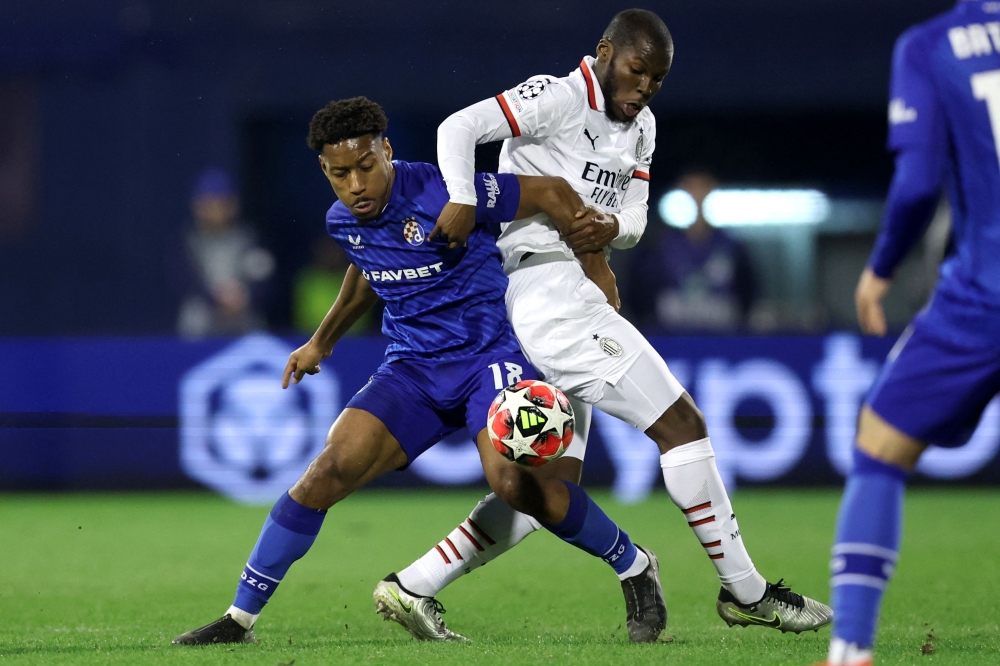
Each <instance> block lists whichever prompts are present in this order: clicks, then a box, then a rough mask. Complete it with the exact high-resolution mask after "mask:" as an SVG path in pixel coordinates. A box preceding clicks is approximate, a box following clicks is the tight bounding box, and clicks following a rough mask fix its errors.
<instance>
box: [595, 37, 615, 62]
mask: <svg viewBox="0 0 1000 666" xmlns="http://www.w3.org/2000/svg"><path fill="white" fill-rule="evenodd" d="M614 55H615V47H614V46H613V45H612V44H611V42H609V41H608V40H606V39H602V40H601V41H599V42H597V60H598V61H600V62H603V63H609V62H611V58H612V57H614Z"/></svg>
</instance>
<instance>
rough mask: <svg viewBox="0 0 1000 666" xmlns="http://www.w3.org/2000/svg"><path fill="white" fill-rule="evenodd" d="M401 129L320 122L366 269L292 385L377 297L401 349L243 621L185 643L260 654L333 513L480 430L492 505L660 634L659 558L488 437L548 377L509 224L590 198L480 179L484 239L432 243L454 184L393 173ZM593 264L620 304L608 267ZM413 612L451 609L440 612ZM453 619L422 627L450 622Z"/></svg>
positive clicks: (532, 183) (326, 155)
mask: <svg viewBox="0 0 1000 666" xmlns="http://www.w3.org/2000/svg"><path fill="white" fill-rule="evenodd" d="M387 124H388V121H387V119H386V117H385V114H384V113H383V111H382V109H381V107H379V106H378V105H377V104H375V103H374V102H371V101H369V100H367V99H365V98H363V97H357V98H353V99H348V100H341V101H336V102H331V103H330V104H328V105H327V106H326V107H325V108H323V109H321V110H320V111H319V112H317V113H316V115H315V116H314V117H313V119H312V122H311V123H310V129H309V139H308V142H309V145H310V146H311V147H312V148H314V149H315V150H317V151H319V153H320V155H319V162H320V166H321V168H322V170H323V173H324V175H325V176H326V177H327V179H328V180H329V181H330V184H331V185H332V187H333V189H334V192H335V193H336V194H337V197H338V199H339V201H338V202H337V203H335V204H334V205H333V206H332V207H331V208H330V211H329V212H328V213H327V220H326V224H327V230H328V231H329V233H330V235H331V236H332V237H333V238H334V239H335V240H336V241H337V243H338V244H339V245H340V246H341V247H342V248H343V249H344V250H345V252H346V253H347V254H348V256H349V257H350V259H351V266H350V268H349V269H348V273H347V276H346V278H345V280H344V286H343V288H342V290H341V292H340V295H339V296H338V298H337V301H336V303H335V304H334V305H333V307H332V308H331V309H330V312H329V313H328V314H327V316H326V318H325V319H324V321H323V323H322V324H321V325H320V327H319V329H318V330H317V331H316V333H315V334H314V335H313V337H312V338H311V339H310V341H309V342H308V343H306V344H305V345H303V346H302V347H300V348H299V349H297V350H296V351H295V352H294V353H292V355H291V357H290V358H289V361H288V365H287V367H286V368H285V375H284V378H283V386H284V387H285V388H287V387H288V385H289V383H290V382H292V383H297V382H298V381H300V380H301V379H302V378H303V376H304V375H305V374H315V373H317V372H319V371H320V366H319V363H320V362H321V361H322V360H323V359H325V358H327V357H328V356H330V354H331V352H332V350H333V346H334V343H335V342H336V341H337V340H338V339H339V338H340V336H341V335H343V333H344V332H345V331H347V329H348V328H350V326H351V325H352V324H353V323H354V322H355V321H356V320H357V319H358V317H360V316H361V315H362V314H363V313H364V312H366V311H367V310H368V309H369V308H370V307H371V306H372V305H373V304H374V303H375V301H376V300H377V299H378V298H382V299H383V300H384V301H385V303H386V309H385V317H384V321H383V329H382V330H383V332H384V333H385V334H386V335H387V336H388V337H389V338H390V340H391V342H390V344H389V346H388V348H387V349H386V355H385V361H384V363H383V364H382V365H381V367H379V369H378V370H377V371H376V372H375V374H374V375H373V376H372V378H371V380H370V381H369V382H368V384H367V385H365V386H364V387H362V389H361V390H360V391H359V392H358V393H357V394H356V395H355V396H354V397H353V398H352V399H351V400H350V402H349V403H348V404H347V407H346V408H345V409H344V411H343V412H342V413H341V415H340V417H339V418H338V419H337V421H336V422H335V423H334V424H333V427H332V428H331V429H330V433H329V434H328V436H327V442H326V447H325V448H324V450H323V451H322V452H321V453H320V454H319V455H318V456H317V457H316V459H315V460H313V462H312V463H311V464H310V466H309V468H308V470H306V472H305V473H304V474H303V475H302V477H301V478H300V479H299V481H298V482H297V483H296V484H295V485H294V486H293V487H292V488H291V490H289V491H288V492H287V493H285V494H284V495H283V496H282V497H281V498H280V499H279V500H278V502H277V503H276V504H275V505H274V508H273V509H272V510H271V512H270V515H269V516H268V518H267V520H266V521H265V523H264V527H263V530H262V531H261V533H260V536H259V538H258V540H257V544H256V546H255V547H254V549H253V552H252V553H251V554H250V558H249V559H248V560H247V563H246V567H245V568H244V570H243V573H242V575H241V577H240V581H239V583H238V585H237V591H236V598H235V600H234V601H233V604H232V606H231V607H230V608H229V609H228V610H227V611H226V613H225V614H224V615H223V617H222V618H220V619H219V620H216V621H215V622H212V623H211V624H208V625H205V626H204V627H200V628H198V629H194V630H192V631H189V632H187V633H185V634H182V635H180V636H178V637H177V638H175V639H174V643H178V644H183V645H204V644H210V643H237V642H239V643H247V642H252V641H254V640H255V638H254V633H253V626H254V623H255V622H256V620H257V617H258V615H259V614H260V612H261V610H262V609H263V607H264V605H265V604H266V603H267V602H268V600H269V599H270V597H271V595H272V594H273V593H274V591H275V589H276V588H277V587H278V584H279V583H280V582H281V580H282V579H283V578H284V576H285V574H286V572H287V571H288V569H289V567H291V565H292V563H294V562H295V561H296V560H298V559H299V558H301V557H302V556H303V555H305V553H306V552H307V551H308V550H309V548H310V547H311V546H312V544H313V542H314V541H315V539H316V536H317V534H318V533H319V530H320V527H321V525H322V524H323V520H324V518H325V517H326V513H327V509H329V508H330V507H331V506H333V505H334V504H336V503H337V502H339V501H340V500H342V499H344V498H345V497H347V496H348V495H350V494H351V493H352V492H354V491H355V490H357V489H358V488H360V487H362V486H363V485H365V484H366V483H368V482H369V481H371V480H373V479H375V478H376V477H378V476H380V475H382V474H384V473H386V472H389V471H392V470H395V469H400V468H403V467H405V466H406V465H408V464H409V463H410V462H412V461H413V459H414V458H416V457H417V456H419V455H420V454H421V453H423V452H424V451H426V450H427V449H428V448H430V447H431V446H432V445H434V444H435V443H436V442H438V441H440V440H441V439H442V438H443V437H444V436H446V435H447V434H449V433H451V432H454V431H456V430H459V429H460V428H462V427H465V426H468V428H469V430H470V432H471V433H472V434H473V437H474V438H475V439H476V443H477V445H478V447H479V451H480V456H481V459H482V463H483V469H484V471H485V473H486V478H487V480H488V481H489V483H490V486H491V488H492V489H493V491H494V492H495V493H497V495H499V496H500V497H501V498H502V499H503V500H504V501H506V502H509V503H510V504H511V506H513V507H514V508H515V509H516V510H518V511H521V512H524V513H526V514H528V515H530V516H532V517H533V518H535V519H536V520H538V521H539V522H540V523H541V524H543V525H544V526H545V527H546V528H547V529H549V531H551V532H552V533H554V534H555V535H556V536H558V537H559V538H561V539H563V540H564V541H566V542H568V543H571V544H573V545H575V546H577V547H578V548H580V549H582V550H584V551H586V552H588V553H590V554H592V555H595V556H598V557H602V559H604V560H605V561H606V562H607V563H608V564H609V565H611V567H612V568H613V569H614V570H615V572H616V573H617V574H618V575H619V578H623V577H624V578H623V580H625V579H627V580H631V581H633V583H632V584H633V586H634V589H637V590H639V591H640V592H641V593H640V594H637V595H636V597H635V598H634V599H631V600H628V599H627V600H626V602H627V603H626V606H627V608H628V610H629V617H628V621H629V623H630V625H632V624H636V623H638V624H639V625H641V626H642V627H644V628H645V630H646V631H647V632H649V633H650V634H659V632H660V630H662V629H663V627H664V626H665V624H666V607H665V605H664V602H663V592H662V589H661V587H660V583H659V579H658V575H657V573H658V570H657V566H656V559H655V556H653V555H652V553H650V552H649V551H646V550H644V549H641V548H637V547H636V546H635V545H634V544H632V542H631V541H630V540H629V538H628V535H627V534H626V533H625V532H624V531H623V530H620V529H619V528H618V527H617V526H616V525H615V523H614V522H612V521H611V520H610V519H609V518H608V517H607V515H605V514H604V512H603V511H602V510H601V509H600V507H598V506H597V505H596V504H595V503H594V502H593V501H592V500H591V499H590V498H589V497H588V496H587V495H586V493H585V492H584V491H583V490H582V489H581V488H580V487H579V486H577V485H575V484H572V483H569V482H564V481H562V480H560V479H558V478H554V476H553V475H551V474H546V473H545V472H544V468H542V469H540V470H529V469H527V468H524V467H520V466H518V465H515V464H513V463H511V462H508V461H507V460H506V459H504V458H503V457H502V456H500V455H499V454H498V453H497V452H496V451H495V450H494V448H493V445H492V444H491V442H490V439H489V436H488V435H487V434H486V419H487V412H488V410H489V406H490V403H491V402H492V401H493V399H494V398H495V397H496V395H497V393H498V391H499V390H500V389H502V388H504V387H505V386H507V385H509V384H513V383H516V382H517V381H520V380H522V379H534V378H537V375H536V374H535V371H534V369H533V368H532V367H531V366H530V365H529V364H528V361H527V360H526V359H525V358H524V356H523V355H522V354H521V351H520V348H519V346H518V343H517V339H516V338H515V337H514V332H513V330H512V328H511V326H510V324H509V323H508V321H507V311H506V307H505V305H504V293H505V291H506V288H507V277H506V275H505V274H504V272H503V269H502V267H501V257H500V251H499V250H498V248H497V246H496V242H495V237H494V236H495V235H496V234H498V233H499V223H500V222H506V221H509V220H512V219H520V218H523V217H527V216H530V215H534V214H537V213H541V212H544V213H546V214H548V215H549V216H550V217H552V218H553V219H554V220H561V221H562V223H564V224H565V225H567V227H568V225H569V224H570V223H571V222H572V221H574V220H575V219H576V218H577V216H578V214H581V215H583V214H586V213H585V212H583V204H582V202H581V200H580V198H579V196H578V195H577V194H576V193H575V192H573V190H572V188H570V186H569V185H568V184H567V183H566V182H565V181H564V180H562V179H561V178H549V177H527V176H515V175H512V174H490V173H487V174H479V175H478V176H477V177H476V188H477V190H478V195H479V202H480V203H479V205H478V207H477V208H478V210H477V213H476V222H477V224H476V227H477V228H476V229H475V230H474V232H473V233H472V235H470V236H469V238H468V241H467V244H466V245H465V246H460V247H456V246H454V245H455V244H450V243H449V242H448V241H445V240H443V239H435V238H432V236H433V234H432V233H431V232H432V230H433V228H434V225H435V222H436V220H437V218H438V216H439V214H440V213H441V209H442V208H443V207H444V205H445V204H446V203H447V202H448V191H447V189H446V188H445V182H444V179H443V178H442V176H441V174H440V172H439V171H438V169H437V167H435V166H433V165H430V164H420V163H407V162H401V161H397V162H393V161H392V148H391V146H390V145H389V141H388V139H387V138H385V137H384V136H383V133H384V131H385V129H386V126H387ZM493 226H496V230H495V233H494V232H492V231H491V228H492V227H493ZM584 263H585V264H586V265H587V266H588V267H589V268H588V275H591V276H592V277H593V279H595V281H596V282H599V283H600V286H601V287H602V290H604V291H605V293H606V294H608V295H609V297H613V292H614V284H613V282H614V279H613V274H612V273H611V271H610V269H608V268H607V263H606V261H605V258H604V255H603V253H601V252H596V253H591V254H590V255H588V256H587V257H586V258H585V259H584ZM602 268H603V271H604V272H603V273H602V272H601V269H602ZM591 271H593V272H591ZM496 368H502V373H501V374H502V381H498V380H497V379H496V372H495V369H496ZM574 507H575V508H574ZM413 603H426V604H434V605H435V606H438V604H437V602H436V601H435V600H433V599H430V598H421V599H419V600H417V601H415V602H413ZM637 603H638V605H637ZM643 604H644V605H643ZM441 610H443V609H441V608H440V607H436V608H435V611H436V612H435V613H424V614H423V615H424V616H431V617H437V618H439V615H438V614H437V613H438V612H440V611H441ZM442 624H443V623H442ZM454 638H460V637H457V635H456V636H454ZM653 638H655V635H654V636H653Z"/></svg>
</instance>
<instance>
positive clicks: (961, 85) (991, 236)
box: [826, 0, 1000, 666]
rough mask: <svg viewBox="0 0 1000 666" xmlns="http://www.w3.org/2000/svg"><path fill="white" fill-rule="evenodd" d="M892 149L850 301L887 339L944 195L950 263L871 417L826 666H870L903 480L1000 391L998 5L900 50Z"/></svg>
mask: <svg viewBox="0 0 1000 666" xmlns="http://www.w3.org/2000/svg"><path fill="white" fill-rule="evenodd" d="M892 67H893V69H892V91H891V101H890V104H889V148H890V149H891V150H893V151H895V154H896V172H895V176H894V177H893V181H892V186H891V188H890V190H889V197H888V201H887V202H886V212H885V217H884V219H883V223H882V230H881V233H880V234H879V237H878V240H877V241H876V244H875V249H874V251H873V252H872V255H871V258H870V260H869V263H868V267H867V268H866V269H865V271H864V272H863V274H862V275H861V279H860V281H859V283H858V288H857V292H856V295H855V300H856V303H857V309H858V319H859V321H860V323H861V327H862V329H863V330H864V331H865V332H867V333H873V334H876V335H884V334H885V331H886V325H885V317H884V314H883V311H882V305H881V301H882V299H883V297H884V296H885V294H886V293H887V292H888V291H889V287H890V285H891V283H892V276H893V271H894V270H895V269H896V267H897V266H898V265H899V263H900V261H901V260H902V258H903V257H904V256H905V255H906V253H907V251H908V250H909V249H910V248H911V247H912V246H913V244H914V243H915V242H916V241H917V240H918V239H919V238H920V236H921V235H922V233H923V231H924V229H925V228H926V227H927V224H928V222H929V221H930V219H931V217H932V215H933V211H934V209H935V207H936V206H937V202H938V199H939V197H940V191H941V187H942V184H944V186H945V187H946V189H947V193H948V198H949V201H950V203H951V212H952V231H951V233H952V238H951V243H950V246H951V247H950V252H949V254H948V256H947V257H946V259H945V260H944V262H943V263H942V264H941V269H940V280H939V282H938V286H937V289H936V291H935V293H934V295H933V297H932V299H931V301H930V303H929V304H928V306H927V307H926V308H924V310H923V311H921V312H920V314H918V315H917V316H916V317H915V318H914V320H913V322H912V323H911V324H910V326H909V328H908V329H907V330H906V331H905V332H904V333H903V335H902V336H901V337H900V339H899V342H897V343H896V346H895V347H894V348H893V350H892V351H891V352H890V353H889V357H888V360H887V361H886V365H885V367H884V368H883V370H882V373H881V375H880V376H879V377H878V379H877V380H876V381H875V384H874V385H873V386H872V388H871V391H870V392H869V394H868V396H867V398H866V400H865V404H864V406H863V407H862V410H861V415H860V418H859V421H858V432H857V439H856V448H855V451H854V468H853V470H852V471H851V473H850V475H849V476H848V479H847V486H846V488H845V490H844V497H843V500H842V502H841V505H840V516H839V519H838V522H837V533H836V538H835V542H834V546H833V558H832V560H831V564H830V568H831V586H832V591H833V594H832V596H833V604H832V605H833V608H834V620H833V635H832V638H831V643H830V649H829V652H828V654H827V662H826V663H827V664H830V665H837V666H840V665H847V664H850V665H851V666H867V665H869V664H871V663H872V645H873V642H874V636H875V626H876V621H877V619H878V613H879V606H880V604H881V600H882V595H883V593H884V591H885V588H886V586H887V585H888V583H889V579H890V578H891V576H892V572H893V569H894V567H895V564H896V558H897V555H898V552H899V541H900V526H901V522H902V511H903V493H904V488H905V483H906V477H907V475H908V474H909V473H910V472H911V471H912V470H913V468H914V466H915V465H916V463H917V460H918V459H919V458H920V455H921V454H922V453H923V451H924V450H925V449H926V448H927V446H928V445H929V444H931V443H933V444H935V445H938V446H948V445H958V444H961V443H962V442H963V441H965V440H967V439H968V438H969V436H970V434H971V433H972V430H973V429H974V428H975V425H976V423H977V422H978V421H979V418H980V416H981V415H982V412H983V410H984V409H985V408H986V405H987V403H989V401H990V400H991V399H992V398H993V396H995V395H997V393H998V392H1000V157H998V155H1000V3H997V2H984V1H982V0H964V1H961V2H959V3H958V5H957V6H956V7H955V8H953V9H952V10H951V11H949V12H947V13H944V14H941V15H939V16H937V17H936V18H933V19H931V20H929V21H927V22H925V23H922V24H919V25H917V26H915V27H913V28H911V29H909V30H907V31H906V32H905V33H903V35H902V36H901V37H900V38H899V40H898V41H897V43H896V49H895V53H894V56H893V65H892Z"/></svg>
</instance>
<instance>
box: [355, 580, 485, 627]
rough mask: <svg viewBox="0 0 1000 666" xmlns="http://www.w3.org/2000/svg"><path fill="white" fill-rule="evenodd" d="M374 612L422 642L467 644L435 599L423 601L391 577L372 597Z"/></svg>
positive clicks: (430, 598) (423, 599)
mask: <svg viewBox="0 0 1000 666" xmlns="http://www.w3.org/2000/svg"><path fill="white" fill-rule="evenodd" d="M372 598H373V599H374V600H375V612H376V613H378V614H379V615H381V616H382V619H383V620H385V621H386V622H388V621H389V620H392V621H393V622H396V623H398V624H401V625H402V626H403V628H404V629H406V630H407V631H408V632H410V635H411V636H413V637H414V638H416V639H417V640H420V641H467V640H469V639H468V638H466V637H465V636H462V635H461V634H456V633H455V632H454V631H452V630H451V629H449V628H448V627H447V625H445V623H444V620H442V619H441V614H442V613H444V612H445V611H444V606H443V605H441V602H440V601H438V600H437V599H435V598H434V597H421V596H419V595H416V594H412V593H410V592H407V591H406V589H405V588H404V587H403V586H402V585H400V584H399V578H397V577H396V574H394V573H391V574H389V575H388V576H386V577H385V578H383V579H382V580H381V581H379V584H378V585H377V586H375V592H374V593H373V594H372Z"/></svg>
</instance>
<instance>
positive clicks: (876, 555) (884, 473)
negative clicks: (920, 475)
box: [830, 449, 907, 648]
mask: <svg viewBox="0 0 1000 666" xmlns="http://www.w3.org/2000/svg"><path fill="white" fill-rule="evenodd" d="M906 474H907V473H906V470H904V469H902V468H901V467H896V466H895V465H891V464H889V463H885V462H882V461H881V460H876V459H875V458H872V457H871V456H869V455H867V454H866V453H864V452H863V451H861V450H859V449H855V450H854V469H853V470H852V471H851V474H850V476H849V477H848V479H847V487H846V488H845V489H844V498H843V500H842V501H841V503H840V516H839V518H838V519H837V538H836V541H835V543H834V546H833V559H832V560H831V562H830V572H831V578H830V586H831V588H832V597H833V600H832V605H833V613H834V615H833V635H834V636H836V637H837V638H841V639H843V640H845V641H847V642H848V643H855V644H857V645H858V646H859V647H861V648H870V647H871V646H872V643H873V642H874V637H875V625H876V623H877V622H878V612H879V606H880V605H881V603H882V594H883V593H884V592H885V588H886V585H888V583H889V578H890V577H891V576H892V572H893V569H894V567H895V566H896V557H897V554H898V551H899V534H900V530H901V527H902V522H903V492H904V490H905V488H906Z"/></svg>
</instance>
